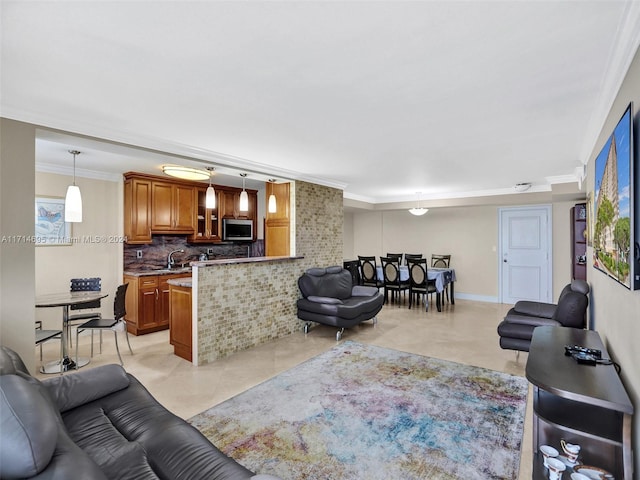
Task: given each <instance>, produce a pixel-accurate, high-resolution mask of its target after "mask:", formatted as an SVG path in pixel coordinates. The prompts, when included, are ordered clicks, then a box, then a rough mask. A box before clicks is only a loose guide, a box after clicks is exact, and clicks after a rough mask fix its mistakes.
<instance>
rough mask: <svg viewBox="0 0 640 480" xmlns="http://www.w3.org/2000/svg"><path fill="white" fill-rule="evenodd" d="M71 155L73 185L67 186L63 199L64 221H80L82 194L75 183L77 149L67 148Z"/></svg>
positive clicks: (78, 153)
mask: <svg viewBox="0 0 640 480" xmlns="http://www.w3.org/2000/svg"><path fill="white" fill-rule="evenodd" d="M69 153H70V154H71V155H73V185H69V186H68V187H67V195H66V197H65V199H64V221H65V222H82V196H81V195H80V188H79V187H78V186H77V185H76V155H80V152H79V151H78V150H69Z"/></svg>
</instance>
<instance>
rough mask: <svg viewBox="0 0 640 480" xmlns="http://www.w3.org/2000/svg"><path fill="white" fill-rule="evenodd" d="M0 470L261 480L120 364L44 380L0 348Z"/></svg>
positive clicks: (15, 474)
mask: <svg viewBox="0 0 640 480" xmlns="http://www.w3.org/2000/svg"><path fill="white" fill-rule="evenodd" d="M0 416H1V419H0V420H1V423H0V425H1V428H0V478H3V479H5V478H6V479H11V478H37V479H65V480H74V479H91V480H98V479H115V478H117V479H132V480H133V479H135V480H141V479H154V480H157V479H159V478H162V479H184V480H193V479H207V480H217V479H224V480H249V479H253V480H259V479H262V480H267V479H275V480H277V479H276V477H272V476H270V475H254V474H253V473H252V472H250V471H249V470H247V469H246V468H244V467H243V466H241V465H240V464H238V463H237V462H236V461H234V460H233V459H231V458H229V457H227V456H226V455H224V454H223V453H222V452H221V451H220V450H218V449H217V448H216V447H215V446H214V445H212V444H211V443H210V442H209V441H208V440H207V439H206V438H205V437H204V436H203V435H202V434H201V433H200V432H199V431H198V430H196V429H195V428H193V427H192V426H191V425H189V424H188V423H187V422H185V421H184V420H182V419H180V418H179V417H177V416H175V415H173V414H172V413H170V412H169V411H168V410H166V409H165V408H164V407H163V406H162V405H160V404H159V403H158V402H157V401H156V400H155V399H154V398H153V397H152V396H151V394H150V393H149V392H148V391H147V390H146V389H145V388H144V387H143V386H142V384H140V382H138V381H137V380H136V379H135V378H134V377H133V376H131V375H129V374H127V373H126V372H125V371H124V370H123V369H122V367H120V365H105V366H102V367H96V368H92V369H87V370H82V371H80V372H77V373H72V374H68V375H65V376H57V377H52V378H49V379H46V380H44V381H42V382H40V381H39V380H37V379H35V378H33V377H31V376H30V375H29V372H28V371H27V369H26V367H25V366H24V363H23V362H22V360H21V359H20V357H19V356H18V355H17V354H16V353H15V352H14V351H13V350H10V349H8V348H6V347H2V348H1V349H0Z"/></svg>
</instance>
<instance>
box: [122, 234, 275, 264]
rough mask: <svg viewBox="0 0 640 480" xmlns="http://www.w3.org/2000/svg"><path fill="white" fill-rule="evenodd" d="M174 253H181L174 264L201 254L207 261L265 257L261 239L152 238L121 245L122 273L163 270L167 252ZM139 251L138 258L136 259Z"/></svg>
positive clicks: (162, 236)
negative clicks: (198, 240)
mask: <svg viewBox="0 0 640 480" xmlns="http://www.w3.org/2000/svg"><path fill="white" fill-rule="evenodd" d="M173 250H184V253H174V254H173V260H174V261H175V264H176V265H182V264H185V265H188V264H189V262H193V261H196V260H198V258H199V256H200V254H203V253H204V254H207V252H208V251H211V252H212V253H209V254H208V260H216V259H224V258H242V257H262V256H264V240H262V239H260V240H257V241H255V242H251V243H211V244H203V243H197V244H196V243H189V242H188V241H187V237H186V236H184V235H154V236H153V242H152V243H151V244H147V245H128V244H126V243H125V244H124V270H125V271H126V270H129V271H131V270H144V269H149V268H165V267H166V266H167V259H168V256H169V253H170V252H171V251H173ZM138 252H141V258H138Z"/></svg>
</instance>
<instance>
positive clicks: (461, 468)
mask: <svg viewBox="0 0 640 480" xmlns="http://www.w3.org/2000/svg"><path fill="white" fill-rule="evenodd" d="M527 391H528V387H527V381H526V379H524V378H523V377H518V376H514V375H509V374H506V373H501V372H496V371H493V370H487V369H485V368H479V367H473V366H469V365H462V364H459V363H454V362H450V361H445V360H438V359H435V358H429V357H424V356H421V355H415V354H411V353H405V352H401V351H397V350H391V349H388V348H382V347H376V346H373V345H366V344H361V343H357V342H353V341H345V342H343V343H341V344H340V345H337V346H336V347H334V348H332V349H331V350H329V351H327V352H325V353H322V354H320V355H318V356H316V357H313V358H311V359H310V360H307V361H305V362H303V363H301V364H300V365H297V366H296V367H294V368H292V369H290V370H288V371H286V372H283V373H281V374H279V375H277V376H276V377H274V378H272V379H270V380H267V381H265V382H264V383H261V384H259V385H257V386H255V387H253V388H251V389H249V390H247V391H245V392H243V393H241V394H239V395H237V396H235V397H233V398H231V399H229V400H226V401H225V402H223V403H221V404H219V405H216V406H215V407H213V408H211V409H209V410H207V411H205V412H203V413H200V414H198V415H196V416H195V417H193V418H191V419H189V422H190V423H191V424H192V425H194V426H195V427H196V428H198V429H199V430H200V431H201V432H202V433H203V434H204V435H205V436H207V437H208V438H209V440H211V442H213V443H214V444H215V445H216V446H217V447H218V448H219V449H220V450H222V451H223V452H224V453H226V454H227V455H229V456H231V457H233V458H234V459H236V460H237V461H238V462H239V463H241V464H242V465H244V466H245V467H247V468H249V469H250V470H252V471H254V472H258V473H269V474H272V475H277V476H279V477H281V478H283V479H285V480H300V479H309V480H329V479H335V480H364V479H367V480H395V479H398V480H400V479H401V480H411V479H464V480H472V479H509V480H513V479H515V478H517V477H518V467H519V462H520V447H521V443H522V433H523V428H524V417H525V408H526V398H527Z"/></svg>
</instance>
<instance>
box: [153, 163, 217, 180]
mask: <svg viewBox="0 0 640 480" xmlns="http://www.w3.org/2000/svg"><path fill="white" fill-rule="evenodd" d="M162 171H163V172H164V173H166V174H167V175H170V176H172V177H176V178H182V179H183V180H207V179H208V178H210V176H211V175H210V174H209V172H208V171H207V170H202V169H200V168H191V167H181V166H180V165H163V166H162Z"/></svg>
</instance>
